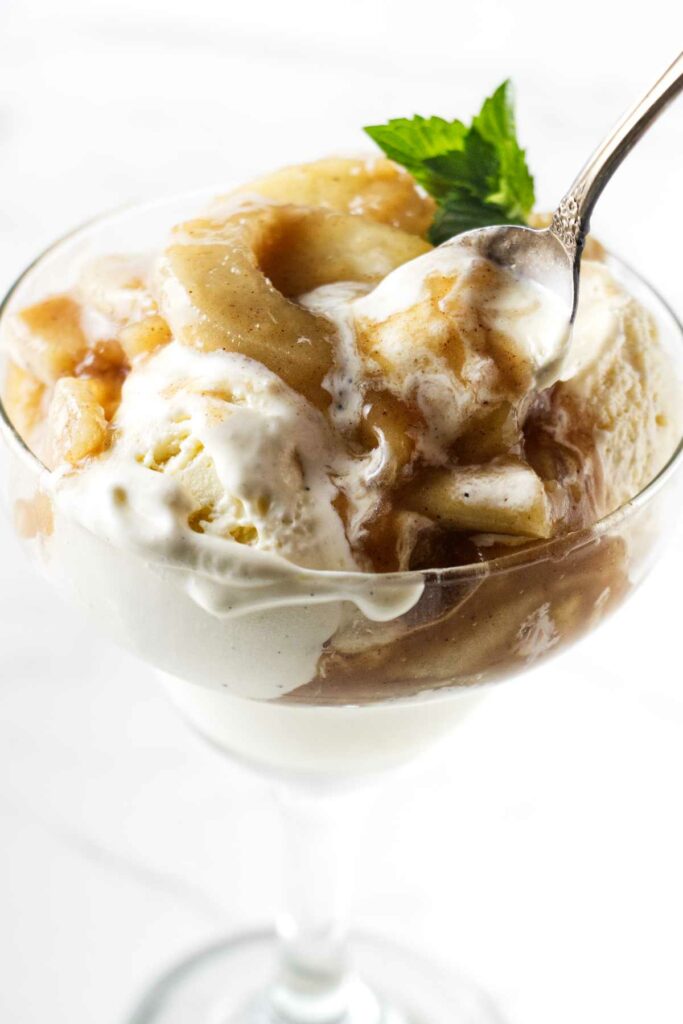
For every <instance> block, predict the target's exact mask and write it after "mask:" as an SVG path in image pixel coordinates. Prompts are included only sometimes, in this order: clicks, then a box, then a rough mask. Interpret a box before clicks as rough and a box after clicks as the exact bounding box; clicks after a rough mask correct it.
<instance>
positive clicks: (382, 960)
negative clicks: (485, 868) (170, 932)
mask: <svg viewBox="0 0 683 1024" xmlns="http://www.w3.org/2000/svg"><path fill="white" fill-rule="evenodd" d="M352 948H353V958H354V967H355V970H356V971H357V972H358V980H357V981H354V982H353V983H352V992H351V994H350V998H349V1000H348V1009H347V1011H346V1012H345V1013H344V1014H343V1016H341V1017H329V1018H327V1019H324V1018H320V1017H317V1016H316V1017H315V1018H312V1017H310V1016H305V1017H301V1018H292V1017H289V1016H287V1017H282V1016H281V1015H280V1014H278V1013H274V1012H273V1010H272V1009H271V1008H270V1006H269V1003H268V1001H267V1000H266V999H265V998H264V997H263V996H262V995H260V994H259V993H263V992H265V991H266V990H267V989H268V986H269V984H270V983H271V982H272V979H273V975H274V973H275V968H276V963H277V945H276V940H275V936H274V935H273V934H272V933H270V932H266V931H263V932H250V933H247V934H244V935H238V936H236V937H235V938H232V939H228V940H225V941H223V942H219V943H216V944H215V945H212V946H208V947H206V948H205V949H203V950H201V951H200V952H198V953H196V954H195V955H194V956H191V957H189V958H188V959H187V960H185V961H183V962H181V963H180V964H178V965H177V966H176V967H174V968H173V969H172V970H170V971H169V972H168V973H167V974H165V975H164V976H163V977H162V978H161V979H160V980H159V981H158V982H157V983H156V985H155V986H154V987H153V988H152V989H151V991H150V992H148V994H147V995H146V996H145V997H144V999H143V1000H142V1002H141V1003H140V1004H139V1006H138V1007H137V1009H136V1010H135V1012H134V1013H133V1015H132V1017H131V1018H130V1019H129V1022H128V1024H504V1021H503V1018H502V1017H501V1016H500V1014H499V1013H498V1011H497V1010H496V1009H495V1007H494V1005H493V1003H492V1002H491V1000H490V999H489V998H488V997H487V996H486V995H485V994H484V993H483V992H482V991H481V990H480V989H478V988H477V987H476V986H475V985H473V984H471V983H470V982H468V981H466V980H463V979H462V978H460V977H459V976H457V975H455V974H454V973H451V972H450V971H448V972H447V971H445V970H444V969H443V968H440V967H437V966H436V965H434V964H433V963H432V962H431V961H429V960H428V959H426V958H424V957H421V956H420V955H416V954H415V953H413V952H412V951H410V950H407V949H403V948H402V947H401V946H397V945H395V944H394V943H392V942H389V941H387V940H385V939H380V938H373V937H372V936H368V935H363V934H361V935H356V936H354V939H353V946H352ZM360 979H362V981H361V980H360Z"/></svg>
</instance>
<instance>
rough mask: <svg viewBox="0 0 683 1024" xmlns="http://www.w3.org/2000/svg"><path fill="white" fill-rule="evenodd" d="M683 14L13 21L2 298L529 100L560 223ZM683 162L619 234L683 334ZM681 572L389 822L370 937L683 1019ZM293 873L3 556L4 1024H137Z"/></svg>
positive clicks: (127, 8)
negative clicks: (334, 162)
mask: <svg viewBox="0 0 683 1024" xmlns="http://www.w3.org/2000/svg"><path fill="white" fill-rule="evenodd" d="M674 7H675V5H674V4H672V3H670V2H668V0H650V2H648V3H647V4H646V5H638V6H637V7H636V8H629V6H628V5H619V6H618V7H617V5H613V4H611V3H609V4H608V3H606V2H602V3H601V2H599V0H593V2H592V3H587V2H579V3H573V4H571V5H566V6H565V7H562V6H560V5H556V6H553V5H548V4H545V3H541V2H538V3H536V2H532V0H526V2H524V0H521V2H517V3H510V2H503V0H488V2H481V3H467V4H465V3H457V2H455V0H452V2H444V3H439V2H436V0H419V2H415V3H414V4H411V3H407V2H404V0H401V2H393V3H390V2H389V0H386V2H384V3H382V2H373V0H365V2H359V0H344V2H343V3H338V4H332V3H325V2H324V0H317V2H314V0H310V2H309V0H290V2H288V3H282V2H280V3H278V2H277V0H260V2H259V3H240V4H235V3H231V2H229V0H223V2H222V3H219V2H215V3H214V2H211V3H208V2H202V0H193V2H191V3H190V2H186V3H182V4H181V3H178V2H177V0H155V2H153V3H147V4H144V3H140V2H139V0H116V2H113V0H112V2H100V3H97V2H94V3H93V2H91V3H86V0H60V2H59V3H54V4H51V3H49V2H48V0H42V2H41V0H38V2H34V3H28V2H20V0H15V2H11V0H10V2H8V0H0V235H1V240H2V244H1V246H0V278H1V279H2V280H1V281H0V284H3V285H4V284H8V283H9V282H10V280H11V279H12V277H13V276H14V275H16V273H17V272H18V271H19V270H20V269H21V268H22V266H23V265H24V264H25V263H26V262H27V261H28V260H29V259H30V258H31V257H32V256H33V255H34V254H35V253H36V252H37V251H38V250H40V248H41V247H42V246H43V245H45V244H46V243H47V242H49V241H50V240H51V239H52V238H53V237H54V236H56V235H58V234H59V233H61V232H63V231H64V230H65V229H68V228H69V227H70V226H72V225H73V224H74V223H75V222H78V221H80V220H83V219H85V218H87V217H88V216H90V215H91V214H93V213H95V212H97V211H98V210H100V209H101V208H102V207H107V206H112V205H116V204H119V203H121V202H123V201H126V200H129V199H132V198H135V197H138V196H144V195H148V194H150V193H156V192H166V191H168V192H170V191H173V190H176V189H179V188H186V187H192V186H195V185H197V186H198V185H203V184H206V183H208V182H212V181H215V182H220V181H221V180H226V179H230V180H232V179H235V178H239V177H241V176H243V175H245V174H247V173H249V172H250V171H252V170H259V169H265V168H267V167H269V166H272V165H277V164H281V163H286V162H288V161H293V160H299V159H305V158H309V157H315V156H317V155H321V154H325V153H327V152H330V151H335V150H337V151H338V150H342V151H349V150H351V151H353V150H357V149H359V148H362V147H363V146H364V141H363V137H362V135H361V133H360V126H361V125H362V124H364V123H374V122H377V121H379V120H383V119H385V118H386V117H388V116H399V115H409V114H411V113H413V112H416V111H417V112H421V113H423V114H430V113H440V114H442V115H444V116H469V114H471V113H472V112H473V111H474V108H475V106H477V104H478V103H479V102H480V100H481V98H482V96H483V95H484V94H485V93H486V92H487V91H490V90H491V89H492V88H493V87H494V86H495V85H496V84H497V83H498V82H499V81H500V80H501V79H503V78H504V77H506V76H508V75H509V76H511V77H512V78H513V79H514V81H515V83H516V86H517V92H518V110H519V122H520V134H521V137H522V140H523V142H524V143H525V144H526V145H527V147H528V150H529V159H530V163H531V166H532V169H533V170H534V171H535V173H536V177H537V181H538V191H539V194H540V196H539V199H540V206H541V207H544V206H545V207H547V206H548V205H550V204H552V203H553V202H554V201H555V200H556V199H557V198H558V196H559V195H560V194H561V192H562V190H563V188H564V187H565V186H566V185H568V183H569V180H570V179H571V177H572V175H573V173H574V171H575V170H576V169H577V165H578V164H579V163H580V162H581V161H582V159H583V158H584V156H585V155H587V152H588V151H589V149H590V147H591V146H592V145H593V144H594V143H595V142H597V140H598V138H599V137H600V134H601V133H602V132H603V131H604V130H605V129H606V128H607V127H609V125H610V123H611V122H612V121H613V120H614V119H615V118H616V117H617V116H618V115H619V114H620V113H621V112H622V110H623V108H624V107H625V106H627V105H628V104H629V103H630V102H631V100H632V99H634V98H635V97H636V95H637V94H638V92H639V91H640V90H642V89H643V88H644V87H645V86H646V85H648V84H649V83H650V81H651V80H653V79H654V78H655V77H656V76H657V74H658V73H659V72H660V71H661V70H663V68H664V67H665V66H666V64H667V63H668V62H669V61H670V60H671V59H673V57H674V56H675V54H676V51H677V50H678V48H679V47H680V43H681V39H683V32H682V31H681V29H683V18H682V17H681V16H680V14H679V15H678V16H676V15H675V14H674V13H672V12H673V10H674ZM629 10H633V11H634V13H632V14H631V13H629ZM617 12H618V13H617ZM682 142H683V103H679V105H678V107H677V108H675V109H673V110H671V111H670V112H669V113H668V114H667V115H665V117H664V118H663V119H662V120H661V121H660V122H659V124H658V125H657V126H656V127H655V128H654V129H653V130H652V132H651V134H650V135H649V136H648V138H647V139H646V140H645V141H644V143H642V145H641V146H640V147H639V149H638V150H637V151H636V152H635V153H634V154H633V155H632V157H631V158H630V159H629V161H628V163H627V164H626V165H625V166H624V167H623V168H622V170H621V171H620V172H619V175H618V177H617V179H616V180H615V181H614V182H613V183H612V185H611V186H610V188H609V191H608V193H607V194H606V196H605V197H604V199H603V201H602V202H601V204H600V207H599V210H598V212H597V214H596V216H595V219H594V227H595V230H596V232H597V233H598V234H599V235H600V236H601V237H602V238H603V239H604V240H605V241H606V242H607V243H608V244H609V245H610V246H611V247H613V248H614V249H616V250H617V251H619V252H621V253H622V254H623V255H624V256H625V257H626V258H627V259H628V260H630V261H631V262H632V263H633V264H635V266H636V267H637V268H638V269H640V270H641V271H642V272H643V273H645V274H646V276H648V277H650V278H651V279H652V280H653V281H654V282H656V283H657V285H658V286H659V288H660V290H661V291H662V292H663V293H664V294H665V295H666V297H667V298H668V299H669V300H670V302H671V303H672V304H673V305H674V306H675V307H677V309H678V311H679V313H680V312H683V300H682V299H681V292H680V273H681V258H680V242H679V240H678V239H679V237H680V234H681V231H682V230H683V210H682V203H681V196H682V194H683V190H682V188H681V181H683V146H682ZM681 569H683V544H682V543H681V539H680V536H679V539H678V540H677V541H673V542H672V545H671V546H670V548H669V551H668V554H667V555H666V557H665V559H664V561H663V563H662V564H661V565H660V566H659V568H658V569H657V570H656V571H655V573H654V574H653V575H652V576H651V578H650V580H649V581H648V582H647V583H646V584H645V586H644V587H643V589H642V590H641V591H640V593H639V594H638V595H637V596H636V597H635V598H634V599H633V600H632V601H631V603H630V604H629V605H628V606H627V607H626V608H625V609H624V610H623V611H622V612H621V614H620V615H619V616H618V617H617V618H616V619H615V620H613V621H612V622H611V623H609V624H608V625H607V626H606V627H604V628H603V629H602V630H601V631H600V632H599V633H598V635H596V636H594V637H592V638H590V639H589V640H587V641H585V642H584V643H583V644H582V645H580V646H579V648H578V649H577V650H575V651H574V652H572V653H571V654H569V655H567V656H565V657H564V658H563V659H562V660H560V661H558V662H557V663H554V664H552V665H551V666H550V667H549V668H545V669H542V670H539V671H537V672H535V673H532V674H531V675H530V676H529V677H528V678H526V679H523V680H517V681H516V682H514V683H510V684H509V685H508V686H506V687H502V688H501V689H499V690H498V691H497V692H496V693H495V694H494V696H493V697H492V698H490V699H489V701H488V702H487V703H485V704H484V705H483V707H482V709H481V711H479V712H477V713H476V714H475V715H473V716H472V718H471V719H470V720H469V721H468V722H467V723H466V725H465V726H463V728H462V729H461V731H460V732H459V733H458V734H457V735H456V736H454V737H453V739H452V741H451V742H450V743H449V744H448V745H447V746H445V747H442V748H440V749H439V750H438V751H436V752H435V753H434V754H433V755H432V756H431V757H430V758H429V760H427V761H425V762H423V763H422V764H421V765H419V766H416V767H415V769H414V770H413V772H412V774H410V775H407V776H404V777H402V778H401V779H399V780H397V781H396V783H395V785H394V787H393V788H389V789H388V790H387V791H386V793H385V795H384V796H383V798H382V800H381V802H380V803H379V805H378V807H377V808H376V810H375V812H374V813H373V815H372V822H371V825H370V827H369V832H368V836H367V840H366V842H365V844H364V856H363V863H362V872H361V877H360V881H359V891H358V896H357V901H356V909H357V916H358V917H359V918H360V919H361V920H362V921H363V922H365V923H368V924H373V925H375V926H377V927H379V928H381V929H383V930H384V931H388V932H390V933H392V934H394V935H403V936H404V937H406V938H407V939H408V940H409V941H410V942H413V943H414V944H415V945H417V946H419V947H420V948H421V949H422V950H424V951H426V952H427V953H434V954H438V955H439V956H440V957H441V959H444V960H445V961H446V962H447V963H448V964H450V965H452V966H453V967H454V968H457V969H459V970H461V971H464V972H465V973H469V974H470V975H471V976H473V977H474V978H475V979H477V980H478V981H479V982H481V983H482V984H484V985H485V986H487V987H488V989H489V990H490V992H491V993H492V995H493V996H494V997H495V999H496V1001H497V1004H498V1005H499V1007H500V1008H501V1010H502V1011H503V1012H504V1015H505V1017H506V1019H507V1020H508V1021H509V1022H510V1024H549V1022H552V1024H575V1022H576V1021H579V1020H580V1021H581V1022H582V1024H606V1022H612V1021H615V1022H616V1021H619V1022H620V1024H642V1022H643V1021H657V1024H669V1022H671V1024H673V1022H680V1020H681V1019H682V1017H683V986H682V985H681V979H680V964H681V957H682V954H683V949H682V948H681V947H682V945H683V942H682V934H683V925H682V923H681V922H682V921H683V882H682V880H681V865H682V864H683V828H682V825H681V822H682V818H683V808H682V806H681V803H682V801H681V798H680V793H681V781H682V780H683V688H682V686H681V684H682V683H683V672H682V671H681V660H682V658H683V654H682V653H681V633H682V631H683V618H682V614H681V608H682V606H683V603H682V601H681V587H680V575H681ZM276 854H277V840H276V832H275V829H274V825H273V823H272V822H271V819H270V815H269V807H268V804H267V801H266V799H265V797H264V794H263V792H262V789H261V787H260V785H259V784H258V783H257V782H255V781H254V780H253V779H251V778H249V777H248V776H247V775H245V774H243V773H242V772H241V771H240V770H238V769H236V768H234V767H232V766H230V765H228V764H223V763H221V762H220V761H219V760H218V759H217V758H216V757H214V756H213V755H211V754H209V753H208V752H205V751H204V750H203V749H202V748H201V747H200V745H199V744H198V743H197V742H196V741H195V740H193V739H192V738H191V737H190V736H189V735H188V734H186V732H185V730H184V728H183V726H182V725H181V723H180V722H179V721H177V720H176V718H175V717H174V714H173V713H172V712H171V710H170V709H169V708H167V706H166V704H165V702H164V700H163V698H162V695H161V693H160V692H158V691H157V690H156V688H155V686H154V684H153V682H152V680H151V678H150V673H149V671H148V670H147V669H146V668H145V667H144V666H143V665H141V664H140V663H138V662H137V661H135V660H133V658H131V657H130V656H128V655H126V654H125V653H122V652H121V651H119V650H117V649H114V648H113V647H112V646H111V645H110V644H109V643H108V642H106V641H104V640H102V639H101V638H100V637H95V636H92V635H91V634H90V633H89V631H88V628H87V626H86V625H85V624H84V623H83V621H82V620H81V618H80V617H79V616H78V615H76V614H75V613H74V612H72V611H71V610H69V609H68V608H65V607H62V606H61V605H60V604H59V603H58V601H57V599H56V598H55V597H53V595H52V594H51V593H49V592H47V591H46V590H45V589H44V587H43V586H42V585H41V583H40V582H39V581H38V580H37V579H36V578H34V577H32V576H31V575H30V573H29V571H28V570H27V567H26V566H25V565H24V563H23V561H22V560H21V558H20V556H19V554H18V553H17V551H16V550H15V546H14V543H13V540H12V537H11V536H10V533H9V530H8V528H7V527H6V526H5V525H3V526H2V527H0V977H1V979H2V980H1V982H0V1021H1V1022H2V1024H44V1022H46V1021H49V1022H50V1024H121V1022H122V1021H123V1019H124V1015H125V1012H126V1010H127V1008H128V1007H129V1006H130V1005H131V1002H132V1001H133V1000H134V999H135V997H136V995H137V994H138V993H139V992H140V991H141V990H142V989H143V988H144V986H145V985H146V983H147V982H148V981H149V980H150V979H151V978H152V977H153V976H154V975H155V973H156V972H158V971H159V970H161V969H162V968H163V967H164V966H166V965H167V964H168V963H169V962H170V961H171V960H173V958H175V957H177V956H179V955H181V954H183V953H184V952H186V951H188V950H190V949H192V948H193V946H194V945H196V944H198V943H201V942H204V941H206V940H208V939H210V938H212V937H215V936H217V935H220V934H222V933H223V932H225V931H230V930H232V929H234V928H236V927H239V926H241V925H244V924H253V923H256V922H262V921H264V920H266V919H267V918H268V915H269V911H270V908H271V906H272V904H273V902H274V899H275V894H276V882H277V871H276V869H275V867H274V861H275V859H276ZM193 1024H194V1022H193ZM454 1024H457V1022H454Z"/></svg>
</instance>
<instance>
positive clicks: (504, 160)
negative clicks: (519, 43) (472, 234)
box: [365, 81, 534, 241]
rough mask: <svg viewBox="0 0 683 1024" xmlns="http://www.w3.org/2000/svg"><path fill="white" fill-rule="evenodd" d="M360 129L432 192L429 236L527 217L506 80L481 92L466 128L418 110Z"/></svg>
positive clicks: (530, 201) (528, 196)
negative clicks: (492, 89)
mask: <svg viewBox="0 0 683 1024" xmlns="http://www.w3.org/2000/svg"><path fill="white" fill-rule="evenodd" d="M365 131H366V132H367V133H368V135H369V136H370V138H372V139H373V140H374V141H375V142H376V143H377V145H378V146H379V147H380V149H382V150H383V151H384V153H385V154H386V155H387V156H388V157H389V158H390V159H391V160H395V161H396V162H397V163H399V164H401V165H402V166H403V167H405V168H406V169H407V170H408V171H410V173H411V174H412V175H413V176H414V177H415V179H416V180H417V181H418V182H419V183H420V184H421V185H422V186H423V187H424V188H425V189H426V190H427V191H428V192H429V193H430V194H431V195H433V196H434V198H435V199H436V200H437V202H438V204H439V208H438V210H437V214H436V217H435V220H434V225H433V227H432V229H431V232H430V238H431V240H432V241H444V240H445V239H446V238H450V237H452V236H453V235H454V234H458V233H460V232H461V231H468V230H470V229H471V228H476V227H484V226H487V225H491V224H524V223H526V221H527V219H528V217H529V214H530V213H531V210H532V209H533V205H534V180H533V178H532V176H531V174H530V172H529V168H528V166H527V162H526V154H525V152H524V150H523V149H522V148H521V147H520V145H519V143H518V141H517V131H516V126H515V112H514V103H513V92H512V85H511V83H510V82H509V81H505V82H503V83H502V85H500V86H499V87H498V88H497V89H496V91H495V92H494V93H493V94H492V95H491V96H489V97H488V98H487V99H486V100H484V103H483V105H482V108H481V110H480V111H479V113H478V114H477V115H476V117H474V118H473V120H472V124H471V125H470V127H469V128H468V127H466V126H465V125H464V124H463V122H462V121H445V120H444V119H443V118H441V117H428V118H425V117H420V116H419V115H416V116H415V117H412V118H395V119H394V120H391V121H389V122H388V123H387V124H384V125H372V126H370V127H367V128H366V129H365Z"/></svg>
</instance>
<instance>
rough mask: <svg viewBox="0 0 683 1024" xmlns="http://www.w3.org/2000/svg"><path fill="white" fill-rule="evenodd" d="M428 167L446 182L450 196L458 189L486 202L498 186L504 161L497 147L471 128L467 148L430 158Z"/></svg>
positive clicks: (465, 145)
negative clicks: (501, 160) (499, 155)
mask: <svg viewBox="0 0 683 1024" xmlns="http://www.w3.org/2000/svg"><path fill="white" fill-rule="evenodd" d="M425 163H426V165H427V167H428V168H429V169H430V171H432V172H433V173H435V174H437V175H438V176H439V179H440V180H441V181H443V182H446V183H447V185H448V190H447V192H446V196H448V195H449V194H450V193H452V192H453V191H456V190H462V191H466V192H469V193H470V194H471V195H474V196H479V197H480V198H481V199H486V198H487V196H489V195H490V194H491V192H493V191H494V190H495V189H496V188H497V187H498V181H499V177H500V159H499V157H498V153H497V152H496V148H495V146H494V145H492V144H491V143H490V142H487V141H486V140H485V139H484V138H483V137H482V136H481V135H480V134H479V132H478V131H477V130H476V128H470V129H469V131H468V132H467V133H466V135H465V138H464V148H463V149H462V150H461V151H460V152H457V151H454V152H451V153H445V154H444V155H443V156H434V157H430V158H429V159H428V160H426V161H425Z"/></svg>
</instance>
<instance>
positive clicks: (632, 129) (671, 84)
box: [550, 53, 683, 255]
mask: <svg viewBox="0 0 683 1024" xmlns="http://www.w3.org/2000/svg"><path fill="white" fill-rule="evenodd" d="M682 89H683V53H680V54H679V55H678V57H677V58H676V60H675V61H674V62H673V64H672V65H671V67H670V68H668V70H667V71H665V72H664V74H663V75H662V77H661V78H660V79H659V80H658V81H657V82H655V84H654V85H653V86H652V88H651V89H650V91H649V92H648V93H647V94H646V95H645V96H644V97H643V98H642V99H641V100H640V101H639V102H638V103H636V105H635V106H634V107H633V108H632V109H631V110H629V112H628V113H627V114H625V115H624V117H623V118H622V119H621V121H619V123H618V124H617V125H616V126H615V127H614V128H613V129H612V131H611V132H610V133H609V135H608V136H607V138H606V139H604V140H603V142H601V143H600V145H599V146H598V148H597V149H596V150H595V152H594V153H593V155H592V156H591V157H590V159H589V160H588V162H587V163H586V164H585V166H584V167H583V169H582V170H581V172H580V173H579V175H578V177H577V178H576V179H575V181H574V183H573V185H572V186H571V188H570V189H569V191H568V192H567V194H566V195H565V196H564V198H563V199H562V201H561V203H560V205H559V206H558V208H557V210H556V211H555V214H554V216H553V220H552V224H551V226H550V230H551V231H552V232H553V234H554V235H556V236H557V237H558V238H559V240H560V241H561V242H562V244H563V245H564V247H565V249H567V250H568V251H569V252H570V253H571V254H577V255H580V253H581V250H582V249H583V243H584V239H585V237H586V234H587V232H588V225H589V222H590V216H591V213H592V212H593V207H594V206H595V203H596V202H597V200H598V198H599V196H600V193H601V192H602V190H603V188H604V187H605V185H606V184H607V182H608V181H609V179H610V178H611V177H612V175H613V174H614V172H615V171H616V169H617V167H618V166H619V164H620V163H621V161H622V160H623V159H624V157H625V156H626V155H627V154H628V153H630V151H631V150H632V149H633V147H634V146H635V144H636V142H638V140H639V139H640V138H641V136H642V135H644V134H645V132H646V131H647V129H648V128H649V127H650V125H651V124H652V123H653V122H654V121H655V120H656V118H657V117H658V116H659V115H660V114H661V112H662V111H663V110H664V108H665V107H666V106H668V104H669V103H671V101H672V100H673V99H674V98H675V97H676V96H677V95H678V93H679V92H681V90H682Z"/></svg>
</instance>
